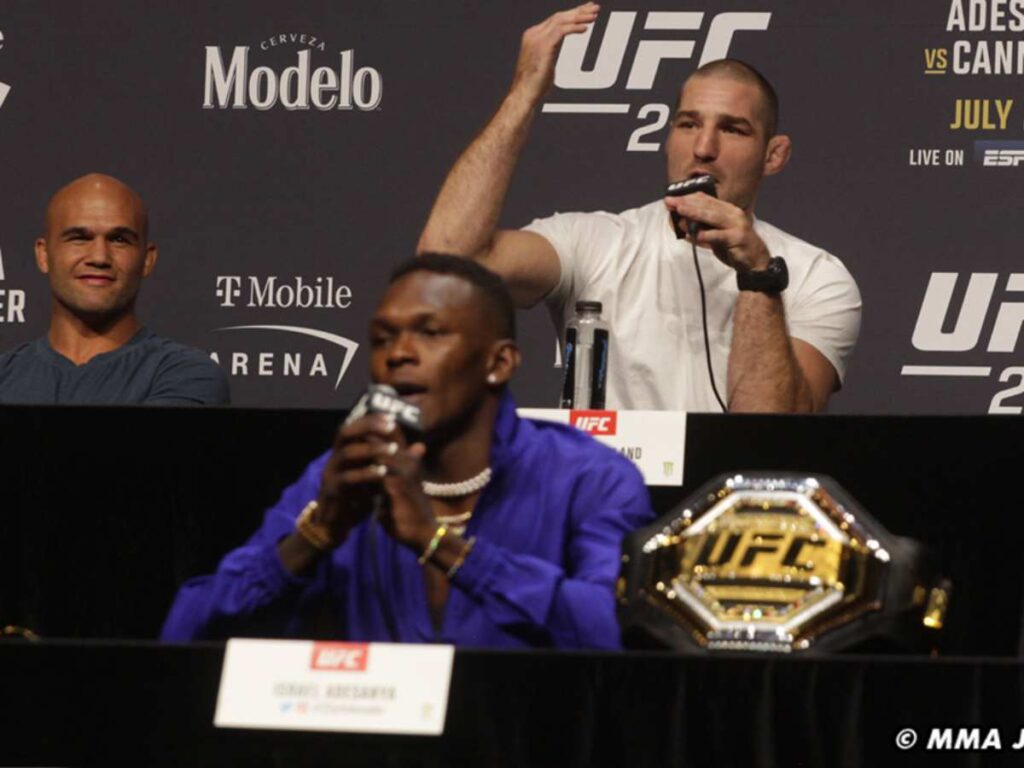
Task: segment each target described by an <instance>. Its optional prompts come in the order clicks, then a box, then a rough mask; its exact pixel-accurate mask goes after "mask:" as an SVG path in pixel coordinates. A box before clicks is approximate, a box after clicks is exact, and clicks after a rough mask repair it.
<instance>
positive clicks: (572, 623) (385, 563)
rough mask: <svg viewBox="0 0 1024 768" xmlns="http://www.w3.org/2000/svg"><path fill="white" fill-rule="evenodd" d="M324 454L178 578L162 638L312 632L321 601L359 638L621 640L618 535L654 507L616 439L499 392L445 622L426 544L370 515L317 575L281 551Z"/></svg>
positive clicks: (345, 633)
mask: <svg viewBox="0 0 1024 768" xmlns="http://www.w3.org/2000/svg"><path fill="white" fill-rule="evenodd" d="M328 456H329V453H327V454H324V455H323V456H321V457H320V458H318V459H316V460H315V461H314V462H313V463H312V464H310V465H309V467H307V468H306V471H305V472H304V473H303V475H302V477H301V478H299V480H298V482H296V483H295V484H293V485H291V486H289V487H288V488H287V489H286V490H285V491H284V493H283V494H282V495H281V499H280V500H279V501H278V502H277V504H275V505H274V506H273V507H271V508H270V509H269V510H268V511H267V513H266V517H265V518H264V522H263V526H262V527H261V528H260V529H259V530H258V531H257V532H256V534H255V535H254V536H253V537H252V538H251V539H250V540H249V541H248V542H247V543H246V544H245V545H244V546H242V547H239V548H238V549H236V550H234V551H233V552H231V553H230V554H228V555H227V557H225V558H224V560H223V561H222V562H221V564H220V566H219V567H218V569H217V572H216V573H214V574H213V575H210V576H201V577H198V578H195V579H192V580H190V581H188V582H186V583H185V584H184V585H183V586H182V588H181V591H180V592H179V593H178V596H177V599H176V600H175V603H174V605H173V606H172V608H171V611H170V614H169V615H168V617H167V620H166V622H165V624H164V628H163V632H162V638H163V639H164V640H171V641H177V640H193V639H206V638H221V637H228V636H240V635H244V636H260V637H308V636H310V634H311V632H312V631H313V627H314V622H315V621H317V620H318V617H320V618H321V619H322V617H323V616H324V615H325V614H324V611H325V600H326V601H327V602H326V611H327V613H326V615H327V616H329V617H330V618H331V622H332V624H333V627H332V630H333V631H334V632H335V633H336V634H337V635H339V636H341V637H344V638H346V639H349V640H355V641H389V640H397V641H399V642H414V643H429V642H443V643H452V644H455V645H460V646H476V647H493V648H517V647H529V646H539V647H557V648H618V647H619V629H618V625H617V624H616V620H615V605H614V597H613V589H614V583H615V579H616V577H617V575H618V572H619V558H620V547H621V542H622V538H623V536H624V535H625V534H626V533H627V532H629V531H631V530H633V529H635V528H638V527H640V526H642V525H645V524H647V523H649V522H650V521H651V520H652V519H653V517H654V514H653V512H652V511H651V507H650V501H649V495H648V493H647V489H646V487H645V486H644V483H643V479H642V478H641V476H640V473H639V472H638V471H637V469H636V468H635V467H634V466H633V465H632V464H631V463H630V462H629V461H627V460H626V459H624V458H623V457H621V456H620V455H619V454H617V453H616V452H615V451H613V450H612V449H610V448H608V447H606V446H603V445H601V444H600V443H598V442H596V441H595V440H593V439H592V438H591V437H590V436H589V435H586V434H584V433H582V432H579V431H578V430H576V429H574V428H572V427H568V426H565V425H561V424H551V423H545V422H534V421H529V420H526V419H520V418H519V417H518V416H517V415H516V412H515V404H514V403H513V401H512V398H511V397H509V396H505V397H504V398H503V400H502V403H501V408H500V410H499V414H498V419H497V422H496V424H495V434H494V440H493V441H492V447H491V469H492V471H493V476H492V479H491V482H490V484H489V485H488V486H487V487H486V488H485V489H484V491H483V492H482V494H481V496H480V499H479V501H478V503H477V505H476V508H475V509H474V511H473V517H472V519H471V520H470V522H469V525H468V528H467V530H466V533H465V534H464V535H465V536H466V537H467V538H468V537H470V536H475V537H476V545H475V546H474V547H473V549H472V551H471V552H470V554H469V556H468V557H467V558H466V560H465V562H464V563H463V565H462V567H461V568H460V569H459V570H458V571H457V572H456V574H455V575H454V577H453V578H452V581H451V589H450V590H449V593H448V602H447V604H446V606H445V609H444V618H443V621H442V624H441V627H440V629H439V630H435V628H434V625H433V622H432V621H431V617H430V612H429V609H428V606H427V600H426V585H425V582H424V578H423V569H422V567H421V566H420V565H419V564H418V563H417V561H416V560H417V553H415V552H412V551H410V550H409V549H408V548H407V547H405V546H403V545H401V544H399V543H398V542H396V541H394V540H393V539H392V538H391V537H389V536H388V535H387V534H386V533H384V531H383V530H382V529H381V528H380V527H379V526H378V525H376V524H373V523H370V522H369V521H367V522H363V523H361V524H360V525H358V526H357V527H355V528H354V529H353V530H352V532H351V533H350V535H349V536H348V538H347V539H346V540H345V542H344V543H343V544H342V545H341V546H340V547H339V548H338V549H336V550H335V551H334V552H333V553H331V555H330V557H324V558H323V560H322V561H321V562H320V564H319V566H318V567H317V568H316V569H315V570H314V572H313V573H312V574H310V575H308V576H304V577H301V576H295V575H293V574H292V573H290V572H289V571H288V570H286V569H285V568H284V566H283V565H282V564H281V560H280V558H279V556H278V553H277V544H278V542H279V541H280V540H281V539H282V538H283V537H285V536H287V535H288V534H289V533H291V531H292V530H294V527H295V519H296V517H298V515H299V512H300V511H301V510H302V508H303V507H304V506H305V505H306V503H307V502H309V501H310V500H311V499H315V498H317V495H318V491H319V487H320V477H321V473H322V472H323V467H324V463H325V462H326V461H327V458H328ZM371 526H372V528H371ZM374 529H375V530H374ZM382 603H387V607H385V606H382ZM386 613H390V614H391V616H392V617H393V621H394V625H395V630H396V631H397V637H391V636H390V635H389V631H388V622H387V620H386V617H385V616H386Z"/></svg>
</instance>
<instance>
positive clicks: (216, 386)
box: [142, 349, 231, 405]
mask: <svg viewBox="0 0 1024 768" xmlns="http://www.w3.org/2000/svg"><path fill="white" fill-rule="evenodd" d="M230 402H231V391H230V388H229V387H228V378H227V375H226V374H225V373H224V371H223V370H222V369H221V367H220V366H219V365H217V364H216V363H215V362H213V360H211V359H210V358H208V357H206V356H205V355H204V354H203V353H202V352H200V351H198V350H194V349H182V350H179V351H177V352H175V353H174V354H171V355H168V356H167V357H166V358H165V359H164V360H163V361H161V363H160V366H159V368H158V369H157V372H156V375H155V376H154V377H153V382H152V385H151V386H150V388H149V392H147V393H146V397H145V399H144V400H143V401H142V405H228V404H229V403H230Z"/></svg>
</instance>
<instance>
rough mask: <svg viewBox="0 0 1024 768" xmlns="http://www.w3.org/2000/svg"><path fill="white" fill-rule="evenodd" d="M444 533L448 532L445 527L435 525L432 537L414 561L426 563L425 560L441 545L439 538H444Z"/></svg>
mask: <svg viewBox="0 0 1024 768" xmlns="http://www.w3.org/2000/svg"><path fill="white" fill-rule="evenodd" d="M446 533H448V529H447V528H445V527H444V526H443V525H439V526H437V530H436V531H434V538H432V539H431V540H430V543H429V544H427V548H426V549H424V550H423V554H422V555H420V557H419V560H417V561H416V562H418V563H419V564H420V565H426V564H427V560H429V559H430V558H431V557H433V556H434V553H435V552H437V548H438V547H439V546H441V539H443V538H444V535H445V534H446Z"/></svg>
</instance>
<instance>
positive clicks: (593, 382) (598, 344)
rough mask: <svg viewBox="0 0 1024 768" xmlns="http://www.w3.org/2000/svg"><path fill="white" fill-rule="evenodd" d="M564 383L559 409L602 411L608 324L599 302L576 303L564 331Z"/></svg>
mask: <svg viewBox="0 0 1024 768" xmlns="http://www.w3.org/2000/svg"><path fill="white" fill-rule="evenodd" d="M563 350H564V351H563V353H562V365H563V370H564V379H563V381H562V397H561V401H560V407H562V408H576V409H593V410H602V409H603V408H604V407H605V392H606V391H607V389H608V353H609V337H608V324H607V323H606V322H605V321H604V320H603V319H602V318H601V302H599V301H577V302H576V314H575V315H574V316H573V317H572V319H570V320H569V323H568V324H567V325H566V327H565V346H564V347H563Z"/></svg>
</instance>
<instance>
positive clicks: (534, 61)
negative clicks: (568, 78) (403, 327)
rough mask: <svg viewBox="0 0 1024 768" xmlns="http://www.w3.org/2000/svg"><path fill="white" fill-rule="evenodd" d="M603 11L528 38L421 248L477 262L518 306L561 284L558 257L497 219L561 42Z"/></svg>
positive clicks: (580, 10) (569, 17)
mask: <svg viewBox="0 0 1024 768" xmlns="http://www.w3.org/2000/svg"><path fill="white" fill-rule="evenodd" d="M597 13H598V5H597V4H596V3H585V4H583V5H580V6H578V7H576V8H573V9H571V10H568V11H560V12H559V13H556V14H554V15H553V16H551V17H549V18H547V19H545V20H544V21H542V22H541V23H540V24H537V25H536V26H533V27H530V28H529V29H528V30H526V32H524V33H523V38H522V44H521V46H520V50H519V60H518V62H517V64H516V72H515V77H514V78H513V81H512V87H511V88H510V89H509V92H508V94H507V95H506V96H505V98H504V100H503V101H502V103H501V106H500V107H499V108H498V111H497V112H496V113H495V114H494V116H493V117H492V118H491V120H490V122H488V123H487V125H486V126H485V127H484V129H483V131H481V132H480V134H479V135H477V137H476V138H475V139H474V140H473V142H472V143H471V144H470V145H469V147H468V148H467V149H466V150H465V152H463V153H462V155H461V156H460V157H459V159H458V160H456V161H455V165H454V166H452V169H451V170H450V171H449V172H448V176H447V178H446V179H445V181H444V184H443V185H442V186H441V191H440V192H439V193H438V196H437V200H436V201H435V202H434V207H433V209H432V210H431V212H430V217H429V218H428V219H427V224H426V226H425V227H424V229H423V233H422V235H421V236H420V241H419V245H418V246H417V252H418V253H427V252H441V253H451V254H455V255H457V256H466V257H469V258H474V259H477V260H478V261H480V262H481V263H482V264H484V265H485V266H487V267H488V268H490V269H492V270H494V271H495V272H497V273H498V274H500V275H501V276H502V277H504V278H505V281H506V282H507V283H508V285H509V288H510V289H511V291H512V297H513V298H514V299H515V301H516V303H517V304H519V305H520V306H532V305H533V304H536V303H537V302H538V301H539V300H540V299H542V298H543V297H544V296H545V295H546V294H548V293H549V292H550V291H551V289H552V288H554V287H555V285H556V284H557V283H558V278H559V270H560V267H559V261H558V255H557V253H556V252H555V250H554V248H553V247H552V246H551V245H550V243H548V241H547V240H545V239H544V238H543V237H542V236H540V235H538V234H535V233H533V232H521V231H518V230H498V228H497V227H498V220H499V218H500V216H501V211H502V208H503V207H504V204H505V196H506V194H507V192H508V187H509V183H510V182H511V180H512V173H513V171H514V170H515V167H516V163H517V162H518V161H519V155H520V152H521V151H522V148H523V145H524V144H525V143H526V137H527V135H528V133H529V130H530V125H531V124H532V123H533V117H534V114H535V113H536V110H537V105H538V104H540V102H541V100H542V99H543V98H544V95H545V94H546V93H547V92H548V90H549V89H550V88H551V85H552V83H553V81H554V72H555V60H556V59H557V57H558V51H559V49H560V48H561V45H562V41H563V40H564V39H565V37H566V35H570V34H576V33H580V32H584V31H585V30H586V29H587V25H588V24H591V23H593V21H594V20H595V19H596V18H597Z"/></svg>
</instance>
